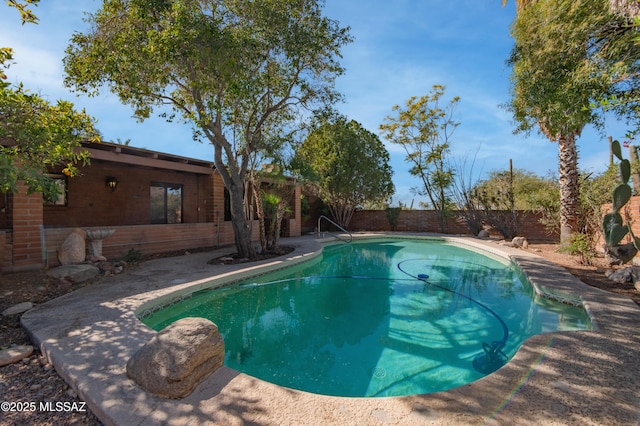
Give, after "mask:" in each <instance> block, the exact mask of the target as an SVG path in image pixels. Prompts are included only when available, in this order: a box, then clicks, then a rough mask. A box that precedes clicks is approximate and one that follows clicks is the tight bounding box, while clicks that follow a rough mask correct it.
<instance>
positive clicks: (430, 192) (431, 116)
mask: <svg viewBox="0 0 640 426" xmlns="http://www.w3.org/2000/svg"><path fill="white" fill-rule="evenodd" d="M444 89H445V87H444V86H440V85H434V86H433V88H432V90H431V92H430V93H429V94H428V95H425V96H422V97H420V98H417V97H416V96H413V97H411V98H410V99H409V100H408V101H407V102H406V105H405V108H401V107H400V106H399V105H395V106H394V107H393V111H396V112H397V114H398V115H397V117H391V116H388V117H386V119H385V123H383V124H381V125H380V130H381V131H382V135H383V136H384V138H386V139H387V140H389V141H390V142H392V143H395V144H398V145H402V147H403V148H404V150H405V152H406V153H407V156H406V158H405V159H406V161H407V162H408V163H409V164H412V165H413V167H412V168H411V169H410V170H409V172H410V173H411V174H412V175H413V176H417V177H418V178H420V180H421V181H422V187H421V188H420V189H419V190H417V193H418V194H420V195H426V196H427V197H428V198H429V201H430V203H431V206H432V207H433V208H434V209H435V210H436V211H437V212H438V220H439V224H440V231H441V232H445V231H446V229H445V227H446V221H447V217H448V215H449V212H450V207H451V203H452V195H451V193H450V191H451V186H452V185H453V179H454V173H453V168H452V167H451V166H450V164H449V159H448V155H449V152H450V139H451V136H452V135H453V132H454V131H455V129H456V127H458V125H459V123H456V122H455V121H454V120H453V113H454V111H455V108H456V106H457V104H458V102H459V101H460V98H459V97H457V96H456V97H454V98H453V99H451V101H449V103H448V104H447V105H445V106H444V107H440V99H441V98H442V96H443V95H444Z"/></svg>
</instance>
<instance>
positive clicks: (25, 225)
mask: <svg viewBox="0 0 640 426" xmlns="http://www.w3.org/2000/svg"><path fill="white" fill-rule="evenodd" d="M42 212H43V202H42V194H41V193H39V192H38V193H34V194H30V195H27V187H26V186H25V185H24V184H23V183H22V182H19V183H18V192H16V193H15V194H13V215H12V216H13V262H12V263H13V268H12V269H13V271H21V270H28V269H38V268H42V267H44V259H43V256H42V241H41V235H40V230H41V228H42V223H43V213H42Z"/></svg>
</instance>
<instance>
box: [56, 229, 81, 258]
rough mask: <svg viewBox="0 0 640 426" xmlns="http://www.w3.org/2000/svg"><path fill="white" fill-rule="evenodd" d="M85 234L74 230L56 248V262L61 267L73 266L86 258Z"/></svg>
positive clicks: (79, 230)
mask: <svg viewBox="0 0 640 426" xmlns="http://www.w3.org/2000/svg"><path fill="white" fill-rule="evenodd" d="M85 238H86V233H85V232H84V231H83V230H82V229H80V228H77V229H74V230H73V232H72V233H71V234H69V236H68V237H67V238H66V239H65V240H64V242H63V243H62V245H61V246H60V247H59V248H58V250H57V253H58V261H59V262H60V264H61V265H73V264H76V263H82V262H84V259H85V257H86V256H87V253H86V250H87V243H86V242H85Z"/></svg>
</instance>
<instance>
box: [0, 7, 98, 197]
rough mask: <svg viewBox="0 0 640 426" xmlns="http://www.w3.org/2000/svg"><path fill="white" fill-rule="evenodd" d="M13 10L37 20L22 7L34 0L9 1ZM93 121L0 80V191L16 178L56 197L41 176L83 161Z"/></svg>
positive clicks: (0, 58) (1, 55) (5, 58)
mask: <svg viewBox="0 0 640 426" xmlns="http://www.w3.org/2000/svg"><path fill="white" fill-rule="evenodd" d="M8 4H9V6H13V7H15V8H17V9H18V11H19V12H20V14H21V19H22V23H23V24H24V23H37V17H36V16H35V15H34V14H33V12H32V11H31V9H29V8H28V7H27V6H28V5H29V4H37V0H25V1H23V2H19V1H9V2H8ZM12 54H13V51H12V49H11V48H9V47H3V48H1V49H0V78H1V79H5V78H6V75H5V74H4V70H5V69H6V68H7V67H8V64H9V63H10V62H11V61H12V60H13V59H12ZM93 126H94V120H93V118H91V117H90V116H89V115H87V114H86V113H85V112H84V111H76V110H75V109H74V108H73V104H72V103H70V102H68V101H63V100H59V101H58V102H57V103H56V104H55V105H52V104H50V103H49V102H48V101H45V100H44V99H43V98H41V97H40V96H38V95H35V94H32V93H29V91H28V90H27V89H25V88H24V86H23V85H22V84H18V85H15V86H13V85H10V84H8V83H5V82H3V81H0V192H4V193H6V192H15V191H17V188H18V186H17V185H18V182H19V181H22V182H24V183H25V184H26V185H27V191H28V192H29V193H32V192H42V193H43V195H44V196H45V197H46V198H50V199H51V198H56V197H57V195H58V191H59V187H58V186H57V185H56V184H55V183H54V181H53V180H51V179H49V178H48V177H47V176H46V174H47V172H48V171H49V169H51V168H59V169H61V170H62V172H63V173H64V174H65V175H67V176H75V175H76V174H77V173H78V169H77V167H76V164H77V163H78V162H83V163H86V162H87V161H88V153H87V152H86V151H83V150H79V149H78V148H79V147H80V143H81V142H83V141H85V140H92V141H97V140H98V135H97V132H96V130H95V129H94V127H93Z"/></svg>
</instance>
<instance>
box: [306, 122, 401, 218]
mask: <svg viewBox="0 0 640 426" xmlns="http://www.w3.org/2000/svg"><path fill="white" fill-rule="evenodd" d="M296 163H297V165H298V166H299V167H300V168H301V170H302V174H303V177H305V178H306V179H307V180H308V181H310V182H311V183H312V185H313V186H314V187H315V188H316V190H317V192H318V195H319V196H320V198H322V200H323V201H324V202H326V203H327V204H328V205H329V208H330V209H331V212H332V214H333V217H334V219H336V221H337V222H338V223H339V224H340V225H341V226H343V227H346V226H347V225H348V224H349V220H350V218H351V214H352V213H353V210H354V209H355V208H356V207H357V206H359V205H363V204H365V203H367V202H369V203H377V202H380V201H383V200H387V199H388V198H389V197H390V196H391V194H393V191H394V186H393V182H392V180H391V176H392V171H391V166H390V165H389V153H388V152H387V150H386V148H385V147H384V144H383V143H382V141H380V139H379V138H378V136H376V135H375V134H374V133H372V132H370V131H368V130H366V129H365V128H363V127H362V126H361V125H360V123H358V122H356V121H354V120H348V119H347V118H345V117H335V118H331V119H328V120H327V121H324V122H322V123H321V124H320V125H319V126H318V127H317V128H316V129H315V130H313V131H312V132H311V133H310V134H309V136H308V137H307V138H306V140H305V141H304V143H303V144H302V146H301V147H300V149H299V150H298V152H297V159H296Z"/></svg>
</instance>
